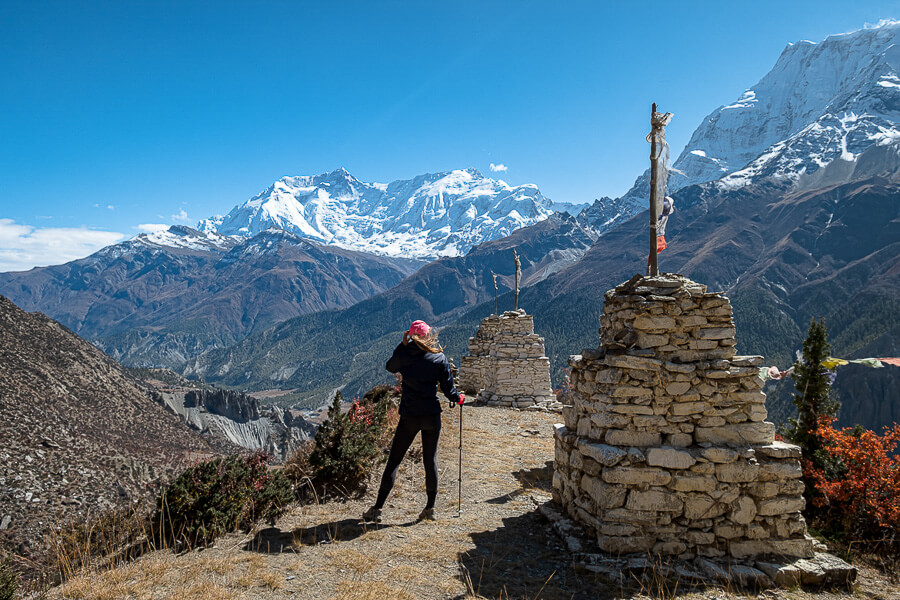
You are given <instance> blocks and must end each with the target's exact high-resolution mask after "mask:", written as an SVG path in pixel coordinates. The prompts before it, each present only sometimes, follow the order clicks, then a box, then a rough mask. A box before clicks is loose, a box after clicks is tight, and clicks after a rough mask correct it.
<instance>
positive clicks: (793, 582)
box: [756, 562, 803, 588]
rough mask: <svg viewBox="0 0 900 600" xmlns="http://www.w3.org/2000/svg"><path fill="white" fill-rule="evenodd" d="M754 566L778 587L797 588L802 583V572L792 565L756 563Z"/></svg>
mask: <svg viewBox="0 0 900 600" xmlns="http://www.w3.org/2000/svg"><path fill="white" fill-rule="evenodd" d="M756 566H757V567H758V568H759V570H760V571H762V572H763V573H765V574H766V575H768V576H769V578H770V579H771V580H772V581H773V582H774V583H775V585H777V586H778V587H782V588H791V587H797V586H799V585H800V584H801V583H802V582H803V572H802V571H801V570H800V569H798V568H797V567H796V566H795V565H793V564H786V565H785V564H778V563H770V562H757V563H756Z"/></svg>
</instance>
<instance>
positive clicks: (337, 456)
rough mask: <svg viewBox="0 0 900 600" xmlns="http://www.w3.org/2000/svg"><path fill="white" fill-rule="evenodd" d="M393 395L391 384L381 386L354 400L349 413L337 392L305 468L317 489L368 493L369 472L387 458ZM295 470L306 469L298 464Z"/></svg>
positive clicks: (348, 494) (341, 493)
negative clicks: (389, 415) (385, 443)
mask: <svg viewBox="0 0 900 600" xmlns="http://www.w3.org/2000/svg"><path fill="white" fill-rule="evenodd" d="M390 395H391V388H390V387H387V386H382V387H381V389H376V390H373V391H372V392H370V394H367V395H366V398H364V399H363V400H355V401H354V402H353V404H352V405H351V406H350V410H348V411H347V412H346V413H344V412H342V410H341V400H342V397H341V393H340V392H337V393H336V394H335V395H334V401H333V402H332V404H331V407H330V408H329V409H328V418H327V419H326V420H325V422H324V423H323V424H322V426H321V427H319V430H318V431H317V432H316V437H315V445H314V447H313V449H312V452H311V453H310V454H309V458H308V464H309V466H308V469H306V470H307V472H308V473H309V474H310V475H309V478H310V480H311V481H312V483H313V485H314V487H315V488H316V490H317V491H319V492H321V493H323V494H325V495H328V494H336V495H339V496H343V497H358V496H361V495H362V494H363V493H365V490H366V483H367V481H368V477H369V474H370V473H371V472H372V469H373V468H374V467H375V466H376V465H377V464H380V463H381V462H382V460H383V459H384V438H385V437H386V435H388V428H389V418H388V414H389V408H390V407H391V400H390ZM291 462H292V463H299V462H300V461H299V460H293V461H291ZM292 471H293V472H302V471H303V469H302V467H300V466H297V467H296V469H294V467H292Z"/></svg>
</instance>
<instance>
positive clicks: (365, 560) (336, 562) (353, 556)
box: [325, 547, 378, 574]
mask: <svg viewBox="0 0 900 600" xmlns="http://www.w3.org/2000/svg"><path fill="white" fill-rule="evenodd" d="M325 556H327V557H328V558H329V559H330V560H331V564H332V565H333V566H334V567H336V568H338V569H352V570H353V571H356V572H357V573H360V574H363V573H368V572H369V571H371V570H372V567H374V566H375V564H376V563H377V562H378V561H377V559H376V558H375V557H374V556H370V555H366V554H363V553H362V552H357V551H356V550H352V549H350V548H341V547H338V548H329V549H328V550H326V551H325Z"/></svg>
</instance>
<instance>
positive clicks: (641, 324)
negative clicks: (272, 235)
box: [632, 316, 676, 331]
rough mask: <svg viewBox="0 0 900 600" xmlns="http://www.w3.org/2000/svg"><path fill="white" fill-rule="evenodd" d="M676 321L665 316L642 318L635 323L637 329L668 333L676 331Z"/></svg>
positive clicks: (638, 318)
mask: <svg viewBox="0 0 900 600" xmlns="http://www.w3.org/2000/svg"><path fill="white" fill-rule="evenodd" d="M675 325H676V323H675V319H673V318H672V317H665V316H640V317H637V318H636V319H635V320H634V321H633V325H632V326H633V327H634V328H635V329H641V330H643V331H668V330H670V329H675Z"/></svg>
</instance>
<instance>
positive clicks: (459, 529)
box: [51, 407, 900, 600]
mask: <svg viewBox="0 0 900 600" xmlns="http://www.w3.org/2000/svg"><path fill="white" fill-rule="evenodd" d="M465 411H466V412H465V417H464V425H465V435H464V443H463V457H464V464H463V505H462V509H463V510H462V514H461V515H459V516H457V511H456V508H457V504H456V499H457V478H458V473H459V471H458V468H457V460H458V443H459V437H458V431H459V430H458V426H459V413H458V411H456V410H453V411H445V413H444V417H443V431H442V435H441V444H440V449H439V455H438V456H439V465H440V469H441V471H440V490H441V491H440V495H439V496H438V504H437V516H438V519H437V521H436V522H421V523H417V522H416V517H417V516H418V514H419V511H420V510H421V508H422V506H424V503H425V493H424V471H423V468H422V466H421V463H420V462H414V461H413V460H410V459H409V458H408V459H407V461H405V462H404V464H403V465H402V466H401V472H400V476H399V477H398V482H397V486H396V487H395V489H394V492H393V493H392V494H391V497H390V498H389V500H388V503H387V505H386V506H385V510H384V521H383V523H381V524H380V525H377V526H372V525H369V526H366V525H363V524H362V523H361V522H360V515H361V514H362V512H363V511H364V510H365V509H366V508H367V507H368V506H369V505H370V504H371V502H372V495H373V494H372V493H370V494H369V495H368V496H367V497H366V498H364V499H363V500H360V501H349V502H343V503H334V502H331V503H326V504H322V505H311V506H303V507H298V508H296V509H295V510H293V511H291V512H290V513H289V514H287V515H286V516H285V517H283V518H282V519H281V520H280V521H279V522H278V523H277V525H276V527H273V528H266V529H262V530H261V531H258V532H254V533H253V534H252V535H250V536H242V535H237V534H235V535H230V536H226V537H224V538H222V539H220V540H219V542H218V544H217V545H216V546H215V547H214V548H208V549H205V550H202V551H196V552H191V553H189V554H185V555H181V556H175V555H173V554H171V553H168V552H155V553H153V554H149V555H147V556H144V557H143V558H141V559H140V560H138V561H136V562H135V563H133V564H130V565H127V566H125V567H122V568H119V569H116V570H114V571H109V572H106V573H103V574H100V575H96V574H95V575H88V576H83V577H79V578H76V579H74V580H72V581H71V582H69V583H68V584H67V585H65V586H63V588H61V589H58V590H55V591H54V594H53V595H52V596H51V597H57V598H60V597H67V598H90V599H107V598H108V599H114V598H135V599H148V600H149V599H157V598H159V599H162V598H179V599H197V600H214V599H229V598H246V599H266V600H269V599H276V598H309V599H330V598H336V599H351V598H353V599H356V598H359V599H377V600H388V599H391V598H401V599H447V598H515V599H518V598H529V599H531V598H545V599H547V600H556V599H572V598H575V599H593V598H615V597H619V598H626V597H627V598H632V597H642V596H643V595H644V594H648V595H649V594H651V592H656V593H657V594H658V593H659V592H661V591H663V590H651V589H649V586H648V587H644V588H643V589H642V587H641V586H640V585H639V584H636V585H635V586H634V587H632V588H630V589H628V590H623V589H619V588H614V587H610V586H608V585H604V584H602V583H600V582H599V581H596V580H594V579H593V578H592V577H591V576H589V575H581V574H578V573H576V572H575V571H574V570H573V569H572V566H571V557H570V555H569V554H568V551H567V550H565V549H564V548H563V547H562V543H561V541H560V540H559V539H558V538H557V537H556V536H555V535H554V534H553V533H551V532H549V531H548V524H547V522H546V521H545V520H544V519H543V518H542V517H541V516H540V515H539V513H538V512H537V510H536V508H535V503H534V501H533V500H532V497H533V496H536V497H546V496H549V494H550V491H549V490H550V478H551V475H552V457H553V437H552V433H551V431H552V424H553V423H554V422H557V421H558V420H559V416H558V415H554V414H546V413H536V412H528V411H511V410H506V409H499V408H488V407H467V408H466V409H465ZM417 444H418V442H416V444H414V446H413V448H415V447H416V445H417ZM379 475H380V473H379ZM375 486H377V476H376V480H373V487H375ZM861 579H863V583H862V584H861V585H860V586H859V589H858V590H857V593H856V594H855V595H857V597H860V598H885V599H887V598H900V592H896V591H895V590H897V589H898V588H897V587H896V585H890V584H888V583H887V582H886V581H884V578H878V576H877V574H874V573H872V572H871V569H870V570H868V571H866V570H863V573H862V574H861ZM885 590H887V591H885ZM672 592H677V590H668V591H665V592H664V593H662V594H660V595H661V596H664V597H673V596H674V595H678V596H679V597H684V598H700V597H702V598H709V599H712V598H716V599H718V600H721V599H724V598H726V597H735V596H734V595H733V594H731V593H728V592H727V591H724V590H708V591H706V592H703V593H701V594H688V595H686V596H682V595H681V594H677V593H676V594H673V593H672ZM762 597H766V598H796V599H810V600H812V599H818V600H830V599H831V598H840V597H847V596H846V593H845V592H841V593H834V594H808V593H805V592H803V591H799V590H795V591H775V592H765V593H764V595H763V596H762Z"/></svg>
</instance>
